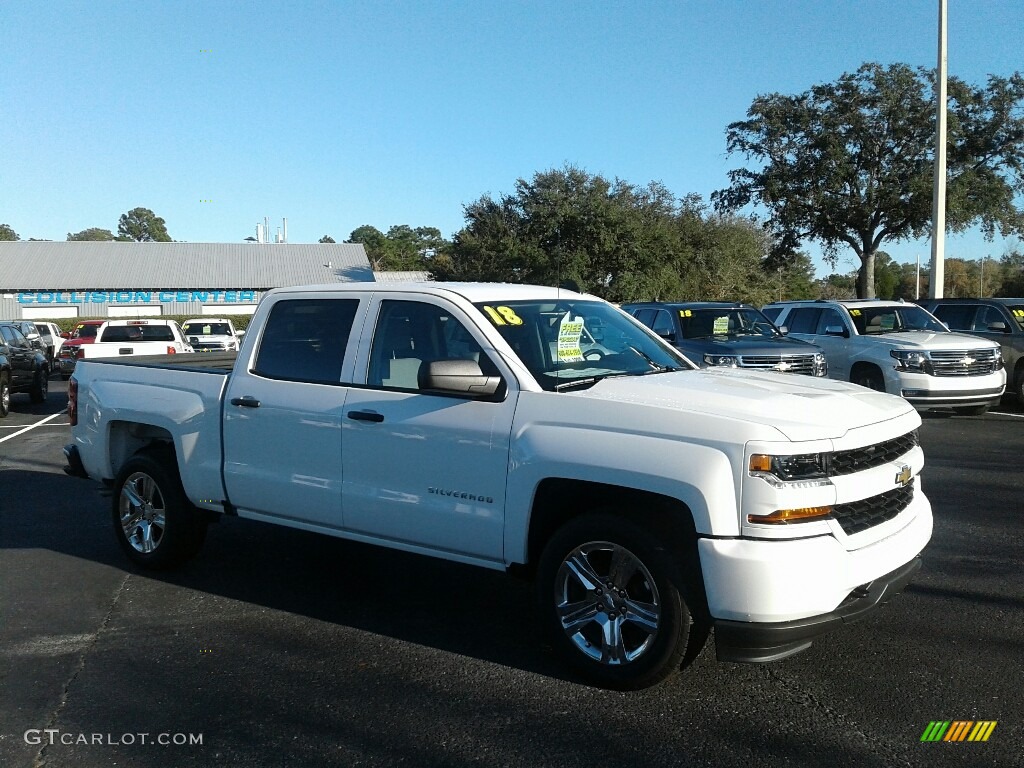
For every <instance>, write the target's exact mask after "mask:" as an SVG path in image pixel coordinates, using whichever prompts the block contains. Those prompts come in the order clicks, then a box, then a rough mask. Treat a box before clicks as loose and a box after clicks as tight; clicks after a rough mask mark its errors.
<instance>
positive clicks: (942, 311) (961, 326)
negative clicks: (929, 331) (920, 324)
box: [932, 304, 978, 331]
mask: <svg viewBox="0 0 1024 768" xmlns="http://www.w3.org/2000/svg"><path fill="white" fill-rule="evenodd" d="M977 311H978V305H977V304H940V305H939V306H937V307H936V308H935V311H934V312H932V314H933V315H935V316H936V317H937V318H939V320H941V321H942V322H944V323H945V324H946V325H948V326H949V328H950V330H952V331H970V330H973V329H974V315H975V313H976V312H977Z"/></svg>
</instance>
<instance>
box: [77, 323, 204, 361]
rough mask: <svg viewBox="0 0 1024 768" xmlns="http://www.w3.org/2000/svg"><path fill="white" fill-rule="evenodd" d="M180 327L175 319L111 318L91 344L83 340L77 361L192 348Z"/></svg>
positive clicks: (165, 353)
mask: <svg viewBox="0 0 1024 768" xmlns="http://www.w3.org/2000/svg"><path fill="white" fill-rule="evenodd" d="M192 351H193V350H192V345H191V344H189V342H188V339H186V338H185V334H183V333H182V331H181V328H180V327H179V326H178V324H177V323H176V322H174V321H173V320H156V319H153V320H149V319H147V320H108V321H107V322H105V323H104V324H103V325H101V326H100V327H99V329H98V330H97V331H96V340H95V341H94V342H93V343H92V344H82V345H80V346H79V347H78V349H77V350H76V352H75V361H76V363H77V361H79V360H83V359H86V358H92V357H123V356H139V355H173V354H175V353H181V352H192Z"/></svg>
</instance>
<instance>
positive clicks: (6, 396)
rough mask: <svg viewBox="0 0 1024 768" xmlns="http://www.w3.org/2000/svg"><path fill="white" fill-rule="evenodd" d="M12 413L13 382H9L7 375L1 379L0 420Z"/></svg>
mask: <svg viewBox="0 0 1024 768" xmlns="http://www.w3.org/2000/svg"><path fill="white" fill-rule="evenodd" d="M10 412H11V382H9V381H8V380H7V374H6V373H5V374H4V375H3V378H2V379H0V419H2V418H4V417H5V416H6V415H7V414H9V413H10Z"/></svg>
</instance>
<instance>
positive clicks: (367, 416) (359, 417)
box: [345, 411, 384, 424]
mask: <svg viewBox="0 0 1024 768" xmlns="http://www.w3.org/2000/svg"><path fill="white" fill-rule="evenodd" d="M345 415H346V416H348V417H349V418H350V419H353V420H354V421H372V422H375V423H378V424H379V423H380V422H382V421H384V414H383V413H374V412H373V411H349V412H348V413H347V414H345Z"/></svg>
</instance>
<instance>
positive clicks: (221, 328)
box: [181, 323, 234, 336]
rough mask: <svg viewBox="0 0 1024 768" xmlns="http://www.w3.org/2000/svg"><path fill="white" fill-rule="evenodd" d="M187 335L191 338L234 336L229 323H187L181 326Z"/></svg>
mask: <svg viewBox="0 0 1024 768" xmlns="http://www.w3.org/2000/svg"><path fill="white" fill-rule="evenodd" d="M181 330H182V331H184V332H185V335H191V336H232V335H234V334H232V332H231V326H229V325H228V324H227V323H185V324H184V325H183V326H181Z"/></svg>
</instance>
